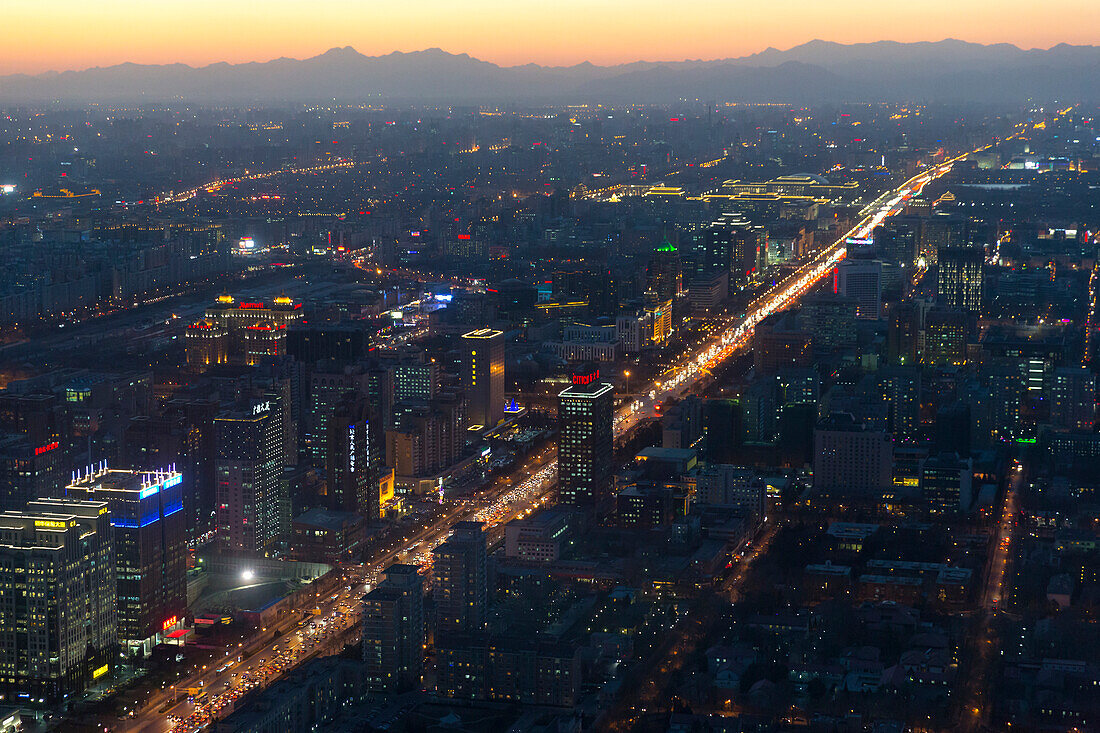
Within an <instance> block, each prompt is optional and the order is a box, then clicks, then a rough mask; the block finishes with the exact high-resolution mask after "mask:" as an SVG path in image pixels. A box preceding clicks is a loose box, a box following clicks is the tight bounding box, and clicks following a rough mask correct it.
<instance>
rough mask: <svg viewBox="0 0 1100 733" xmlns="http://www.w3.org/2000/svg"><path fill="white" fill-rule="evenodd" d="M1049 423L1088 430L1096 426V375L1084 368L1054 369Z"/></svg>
mask: <svg viewBox="0 0 1100 733" xmlns="http://www.w3.org/2000/svg"><path fill="white" fill-rule="evenodd" d="M1050 424H1051V425H1054V426H1055V427H1059V428H1068V429H1070V430H1090V431H1091V430H1092V429H1093V426H1094V425H1095V424H1096V375H1095V374H1093V373H1092V371H1091V370H1089V369H1088V368H1087V367H1083V366H1081V367H1058V368H1056V369H1055V370H1054V375H1053V377H1051V380H1050Z"/></svg>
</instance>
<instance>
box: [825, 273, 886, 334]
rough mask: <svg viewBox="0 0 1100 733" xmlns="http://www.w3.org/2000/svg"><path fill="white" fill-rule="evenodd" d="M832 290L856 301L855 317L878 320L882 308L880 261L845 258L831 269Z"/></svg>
mask: <svg viewBox="0 0 1100 733" xmlns="http://www.w3.org/2000/svg"><path fill="white" fill-rule="evenodd" d="M833 276H834V278H835V280H834V282H833V286H834V290H835V291H836V292H837V293H839V294H840V295H843V296H845V297H847V298H853V299H855V301H856V317H857V318H862V319H867V320H872V321H874V320H878V317H879V313H880V312H881V309H882V263H881V262H879V261H877V260H865V259H854V258H847V259H844V260H841V261H840V263H839V264H837V266H836V269H835V270H833Z"/></svg>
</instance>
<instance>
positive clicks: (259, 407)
mask: <svg viewBox="0 0 1100 733" xmlns="http://www.w3.org/2000/svg"><path fill="white" fill-rule="evenodd" d="M270 409H271V401H270V400H268V401H266V402H260V403H258V404H255V405H253V406H252V414H253V415H259V414H260V413H261V412H267V411H268V410H270Z"/></svg>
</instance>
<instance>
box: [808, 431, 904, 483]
mask: <svg viewBox="0 0 1100 733" xmlns="http://www.w3.org/2000/svg"><path fill="white" fill-rule="evenodd" d="M893 448H894V446H893V443H892V442H891V440H890V435H889V434H888V433H886V432H884V431H879V430H868V429H867V427H866V426H865V425H863V424H862V423H859V422H857V421H856V420H855V418H853V417H852V416H851V415H850V414H847V413H842V412H841V413H832V414H831V415H829V416H828V417H826V418H825V419H824V420H822V421H820V422H819V423H818V424H817V427H816V428H815V429H814V488H815V489H817V490H818V491H826V492H833V493H841V494H851V495H856V496H862V497H866V498H876V497H878V496H879V495H880V494H881V492H883V491H886V490H888V489H890V487H891V486H892V484H893V475H892V473H891V464H892V462H893V455H894V451H893Z"/></svg>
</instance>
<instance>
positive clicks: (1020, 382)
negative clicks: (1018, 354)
mask: <svg viewBox="0 0 1100 733" xmlns="http://www.w3.org/2000/svg"><path fill="white" fill-rule="evenodd" d="M986 379H987V383H988V385H989V392H988V394H987V397H986V399H985V400H983V402H984V403H985V406H986V407H987V408H988V409H989V413H990V414H989V418H990V425H989V436H988V437H989V438H991V439H992V440H993V441H994V442H996V441H1001V442H1008V441H1013V440H1017V439H1019V438H1025V437H1028V436H1027V435H1025V432H1026V431H1025V428H1024V410H1025V405H1026V397H1027V383H1026V378H1025V377H1024V375H1023V374H1021V373H1020V370H1019V369H1018V368H1015V367H1013V366H1011V365H1005V364H997V365H994V366H992V367H991V368H990V369H989V371H988V374H987V377H986ZM979 437H981V438H982V439H983V442H984V438H986V437H987V436H984V435H982V436H979Z"/></svg>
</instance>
